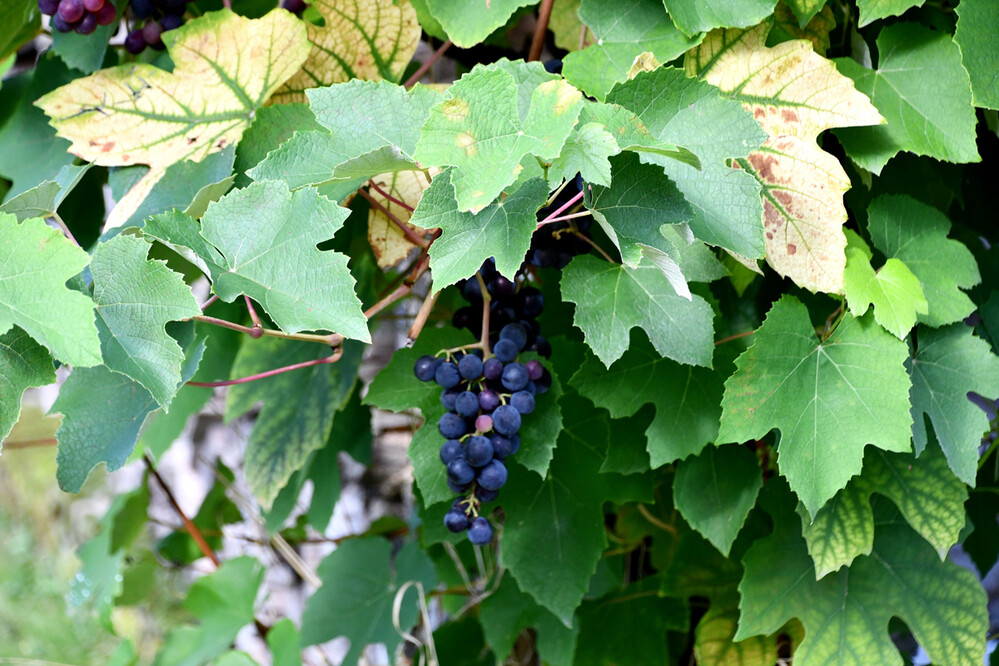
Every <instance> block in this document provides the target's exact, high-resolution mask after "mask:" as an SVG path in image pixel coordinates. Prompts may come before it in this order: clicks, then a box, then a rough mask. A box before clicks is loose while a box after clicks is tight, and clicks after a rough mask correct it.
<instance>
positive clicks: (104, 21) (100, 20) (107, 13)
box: [97, 2, 118, 25]
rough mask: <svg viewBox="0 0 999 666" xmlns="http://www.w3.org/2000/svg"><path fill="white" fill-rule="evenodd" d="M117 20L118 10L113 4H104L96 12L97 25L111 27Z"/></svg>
mask: <svg viewBox="0 0 999 666" xmlns="http://www.w3.org/2000/svg"><path fill="white" fill-rule="evenodd" d="M117 18H118V10H116V9H115V8H114V3H113V2H105V3H104V5H103V6H102V7H101V8H100V9H99V10H98V11H97V25H111V24H112V23H114V22H115V20H116V19H117Z"/></svg>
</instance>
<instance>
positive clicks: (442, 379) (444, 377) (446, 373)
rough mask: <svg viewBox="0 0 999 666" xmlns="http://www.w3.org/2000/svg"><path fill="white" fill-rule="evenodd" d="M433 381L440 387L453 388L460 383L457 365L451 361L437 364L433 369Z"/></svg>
mask: <svg viewBox="0 0 999 666" xmlns="http://www.w3.org/2000/svg"><path fill="white" fill-rule="evenodd" d="M434 381H436V382H437V385H438V386H440V387H441V388H446V389H449V388H454V387H455V386H457V385H458V384H460V383H461V375H460V374H458V366H457V365H455V364H454V363H452V362H451V361H445V362H444V363H441V364H440V365H439V366H437V370H435V371H434Z"/></svg>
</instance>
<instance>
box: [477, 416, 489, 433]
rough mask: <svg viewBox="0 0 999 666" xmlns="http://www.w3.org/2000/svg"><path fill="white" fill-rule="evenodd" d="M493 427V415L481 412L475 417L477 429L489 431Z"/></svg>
mask: <svg viewBox="0 0 999 666" xmlns="http://www.w3.org/2000/svg"><path fill="white" fill-rule="evenodd" d="M492 429H493V417H491V416H489V415H488V414H479V415H478V416H476V417H475V431H476V432H489V431H490V430H492Z"/></svg>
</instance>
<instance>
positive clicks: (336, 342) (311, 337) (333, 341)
mask: <svg viewBox="0 0 999 666" xmlns="http://www.w3.org/2000/svg"><path fill="white" fill-rule="evenodd" d="M191 319H193V320H194V321H200V322H201V323H202V324H213V325H215V326H222V327H224V328H231V329H232V330H234V331H239V332H240V333H246V334H247V335H249V336H252V337H260V336H261V335H268V336H270V337H273V338H286V339H288V340H302V341H304V342H319V343H321V344H324V345H329V346H330V347H339V346H340V345H341V344H342V343H343V336H342V335H340V334H339V333H330V334H329V335H315V334H313V333H285V332H284V331H277V330H274V329H272V328H264V329H253V328H251V327H249V326H243V325H241V324H234V323H233V322H231V321H226V320H225V319H219V318H218V317H208V316H206V315H195V316H193V317H191ZM184 321H187V320H184ZM255 330H259V331H260V333H258V334H255V333H254V331H255Z"/></svg>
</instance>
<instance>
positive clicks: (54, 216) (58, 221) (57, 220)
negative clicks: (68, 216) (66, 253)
mask: <svg viewBox="0 0 999 666" xmlns="http://www.w3.org/2000/svg"><path fill="white" fill-rule="evenodd" d="M50 217H51V218H52V219H53V220H55V223H56V224H58V225H59V229H60V230H61V231H62V233H64V234H65V235H66V238H68V239H69V240H70V241H71V242H72V243H73V245H75V246H76V247H80V243H79V241H77V240H76V236H74V235H73V232H72V231H70V230H69V226H68V225H67V224H66V223H65V222H64V221H63V219H62V218H61V217H59V213H56V212H55V211H53V212H52V213H51V214H50Z"/></svg>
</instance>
